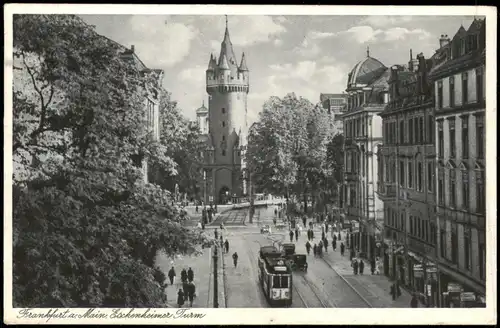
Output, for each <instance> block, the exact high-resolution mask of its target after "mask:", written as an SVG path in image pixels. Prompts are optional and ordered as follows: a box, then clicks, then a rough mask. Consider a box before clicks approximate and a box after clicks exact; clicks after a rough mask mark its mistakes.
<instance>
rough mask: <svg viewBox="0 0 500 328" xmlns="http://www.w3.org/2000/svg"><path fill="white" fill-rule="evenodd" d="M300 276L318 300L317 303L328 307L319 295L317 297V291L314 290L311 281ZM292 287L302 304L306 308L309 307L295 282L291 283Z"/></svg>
mask: <svg viewBox="0 0 500 328" xmlns="http://www.w3.org/2000/svg"><path fill="white" fill-rule="evenodd" d="M301 278H302V281H303V282H304V284H305V285H306V286H307V287H308V288H309V290H310V291H311V292H312V293H313V295H314V296H315V298H316V299H317V300H318V301H319V303H320V304H321V307H322V308H328V307H329V306H328V304H326V303H325V302H323V300H322V299H321V297H319V295H318V293H317V292H316V291H315V287H314V286H313V285H312V284H311V283H309V281H308V280H307V279H306V277H304V276H301ZM293 289H295V293H296V294H297V295H298V296H299V298H300V300H301V302H302V303H303V304H304V306H305V307H306V308H309V306H308V305H307V302H306V300H305V298H304V296H303V295H302V294H301V292H299V289H298V288H297V286H296V285H295V284H293Z"/></svg>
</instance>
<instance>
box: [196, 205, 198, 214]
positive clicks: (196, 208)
mask: <svg viewBox="0 0 500 328" xmlns="http://www.w3.org/2000/svg"><path fill="white" fill-rule="evenodd" d="M196 213H198V205H196Z"/></svg>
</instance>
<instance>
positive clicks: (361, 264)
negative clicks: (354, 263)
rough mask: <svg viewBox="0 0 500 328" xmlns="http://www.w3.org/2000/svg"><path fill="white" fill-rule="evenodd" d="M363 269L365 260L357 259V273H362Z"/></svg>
mask: <svg viewBox="0 0 500 328" xmlns="http://www.w3.org/2000/svg"><path fill="white" fill-rule="evenodd" d="M364 270H365V262H363V260H361V259H360V260H359V274H363V271H364Z"/></svg>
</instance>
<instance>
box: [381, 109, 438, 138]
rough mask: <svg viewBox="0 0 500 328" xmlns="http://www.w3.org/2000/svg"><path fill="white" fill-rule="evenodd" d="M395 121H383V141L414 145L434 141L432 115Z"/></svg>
mask: <svg viewBox="0 0 500 328" xmlns="http://www.w3.org/2000/svg"><path fill="white" fill-rule="evenodd" d="M396 124H397V123H396V122H384V143H385V144H387V145H396V144H400V145H406V144H409V145H414V144H417V145H419V144H424V143H433V142H434V116H432V115H428V116H426V117H424V116H423V115H422V116H415V117H410V118H408V119H402V120H400V121H399V123H398V124H399V129H398V125H396Z"/></svg>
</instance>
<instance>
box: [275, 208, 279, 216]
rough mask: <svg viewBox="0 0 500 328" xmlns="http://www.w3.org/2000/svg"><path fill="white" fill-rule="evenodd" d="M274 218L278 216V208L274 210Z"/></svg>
mask: <svg viewBox="0 0 500 328" xmlns="http://www.w3.org/2000/svg"><path fill="white" fill-rule="evenodd" d="M274 216H275V217H276V216H278V209H276V208H275V209H274Z"/></svg>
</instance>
